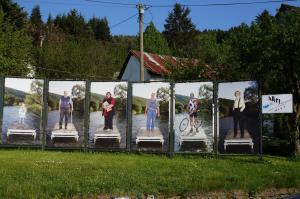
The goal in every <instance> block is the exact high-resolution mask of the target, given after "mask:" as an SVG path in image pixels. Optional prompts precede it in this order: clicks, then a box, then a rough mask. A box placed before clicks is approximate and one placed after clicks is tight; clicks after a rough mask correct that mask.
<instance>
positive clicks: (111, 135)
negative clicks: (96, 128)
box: [94, 133, 121, 143]
mask: <svg viewBox="0 0 300 199" xmlns="http://www.w3.org/2000/svg"><path fill="white" fill-rule="evenodd" d="M97 139H117V140H118V142H119V143H121V135H120V134H119V133H96V134H94V143H96V141H97Z"/></svg>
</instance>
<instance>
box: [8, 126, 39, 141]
mask: <svg viewBox="0 0 300 199" xmlns="http://www.w3.org/2000/svg"><path fill="white" fill-rule="evenodd" d="M6 135H7V138H9V136H10V135H31V136H33V139H34V140H35V139H36V130H34V129H26V130H23V129H7V133H6Z"/></svg>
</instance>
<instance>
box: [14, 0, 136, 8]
mask: <svg viewBox="0 0 300 199" xmlns="http://www.w3.org/2000/svg"><path fill="white" fill-rule="evenodd" d="M16 2H30V3H36V4H39V3H43V4H52V5H65V6H66V5H72V6H82V7H86V6H89V7H95V6H96V7H108V8H136V7H135V6H122V5H107V4H95V3H93V4H83V3H73V2H55V1H40V0H16Z"/></svg>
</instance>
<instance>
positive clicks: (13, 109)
mask: <svg viewBox="0 0 300 199" xmlns="http://www.w3.org/2000/svg"><path fill="white" fill-rule="evenodd" d="M4 84H5V85H4V86H5V88H4V99H3V105H4V106H3V123H2V136H1V140H2V144H13V145H39V144H41V140H42V133H41V121H42V107H43V87H44V81H43V80H41V79H26V78H5V83H4Z"/></svg>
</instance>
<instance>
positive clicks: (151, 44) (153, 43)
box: [144, 22, 170, 55]
mask: <svg viewBox="0 0 300 199" xmlns="http://www.w3.org/2000/svg"><path fill="white" fill-rule="evenodd" d="M144 46H145V51H147V52H151V53H157V54H162V55H168V54H170V49H169V47H168V43H167V41H166V39H165V38H164V37H163V36H162V34H161V33H160V32H159V31H158V30H157V29H156V27H155V25H154V23H153V22H151V23H150V24H149V26H147V28H146V30H145V33H144Z"/></svg>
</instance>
